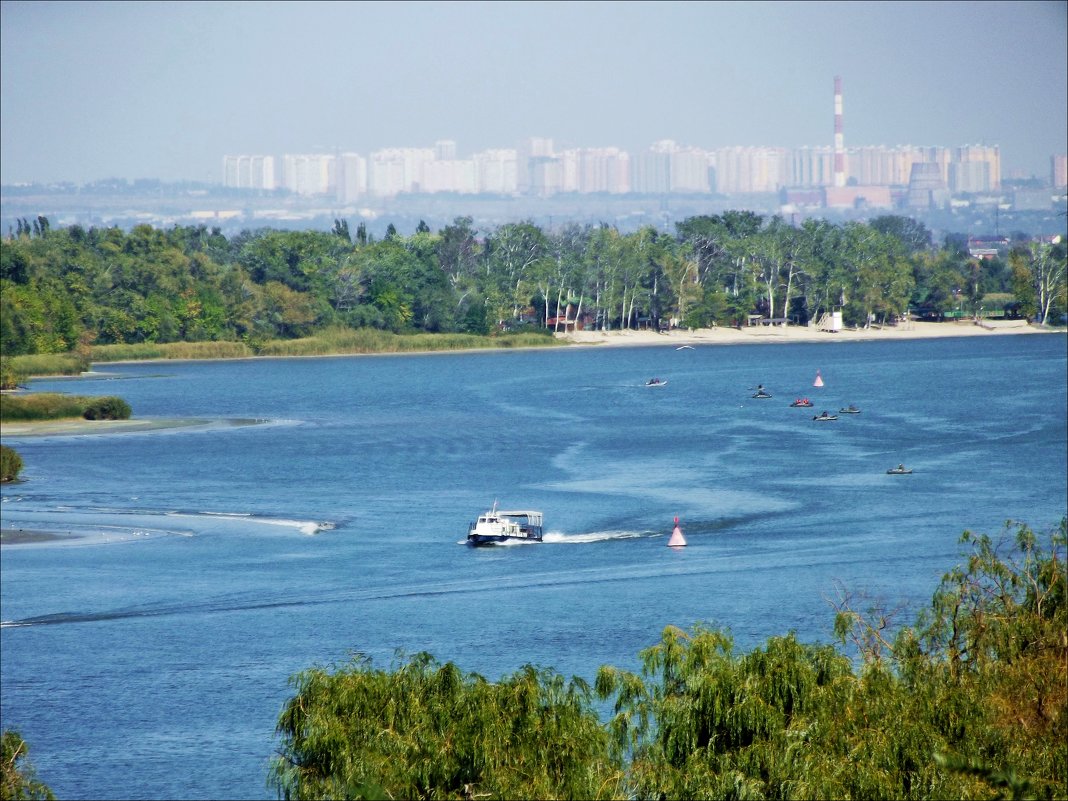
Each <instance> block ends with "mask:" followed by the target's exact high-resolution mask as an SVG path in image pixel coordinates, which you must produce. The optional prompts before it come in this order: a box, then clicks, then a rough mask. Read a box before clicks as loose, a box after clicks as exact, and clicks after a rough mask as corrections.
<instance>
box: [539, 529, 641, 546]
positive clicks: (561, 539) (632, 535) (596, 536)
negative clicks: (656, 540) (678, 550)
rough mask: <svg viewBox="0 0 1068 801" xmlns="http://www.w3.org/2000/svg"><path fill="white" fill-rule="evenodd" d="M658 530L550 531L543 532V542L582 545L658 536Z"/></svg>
mask: <svg viewBox="0 0 1068 801" xmlns="http://www.w3.org/2000/svg"><path fill="white" fill-rule="evenodd" d="M658 536H661V535H660V534H659V533H658V532H649V531H590V532H587V533H585V534H565V533H564V532H562V531H550V532H547V533H546V534H545V537H544V540H543V541H544V542H552V543H562V544H565V545H584V544H586V543H589V542H607V541H608V540H634V539H639V538H641V537H658Z"/></svg>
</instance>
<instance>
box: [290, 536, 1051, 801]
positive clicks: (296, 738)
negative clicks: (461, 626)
mask: <svg viewBox="0 0 1068 801" xmlns="http://www.w3.org/2000/svg"><path fill="white" fill-rule="evenodd" d="M1008 533H1009V529H1008V528H1007V529H1006V535H1007V534H1008ZM1066 533H1068V521H1066V520H1062V521H1061V523H1060V526H1059V528H1058V529H1057V530H1055V531H1053V532H1051V534H1050V537H1049V542H1048V544H1044V543H1042V542H1040V541H1039V538H1038V537H1037V536H1036V535H1035V533H1034V532H1032V531H1031V530H1030V529H1029V528H1027V527H1026V526H1018V527H1017V530H1016V532H1015V539H1014V541H1013V540H1010V539H1009V538H1008V537H1007V536H1003V537H1002V538H1001V539H999V540H997V541H994V540H992V539H991V538H989V537H987V536H985V535H979V536H976V535H972V534H970V533H969V532H965V534H964V536H963V538H962V541H963V542H965V543H967V544H969V545H970V546H971V553H970V554H969V557H968V560H967V561H966V563H965V564H964V565H963V566H961V567H958V568H956V569H954V570H953V571H952V572H950V573H948V574H946V576H945V577H944V578H943V581H942V584H941V586H940V587H939V589H938V591H937V592H936V593H935V596H934V599H933V601H932V603H931V607H930V609H929V610H927V611H926V612H925V613H924V614H922V615H921V616H920V619H919V620H918V621H917V623H916V625H915V626H914V627H905V628H900V629H899V630H898V631H897V632H896V633H895V634H891V632H890V629H891V628H892V627H891V626H888V625H887V615H886V613H884V612H883V611H880V610H871V611H866V612H861V611H858V610H856V609H854V608H853V607H852V605H851V604H850V603H849V602H848V600H846V601H844V602H842V603H841V604H840V605H839V609H838V615H837V618H836V625H835V629H836V632H837V634H838V636H839V638H840V644H839V645H809V644H804V643H801V642H799V641H798V640H797V638H796V637H795V636H794V635H793V634H789V635H786V636H781V637H772V638H770V639H769V640H768V641H767V642H766V643H765V645H764V646H763V647H761V648H756V649H754V650H753V651H751V652H749V653H745V654H736V653H735V651H734V647H733V642H732V639H731V637H730V635H729V634H728V633H726V632H723V631H715V630H712V629H708V628H705V627H702V626H697V627H695V628H693V629H692V630H690V631H684V630H682V629H679V628H676V627H673V626H669V627H667V628H666V629H665V630H664V632H663V634H662V636H661V640H660V642H659V643H657V644H656V645H654V646H652V647H650V648H648V649H646V650H645V651H643V652H642V653H641V654H640V656H641V660H642V664H643V668H642V671H641V673H633V672H629V671H623V670H619V669H616V668H613V667H610V666H604V667H602V668H601V669H600V670H599V671H598V675H597V680H596V691H597V694H598V695H599V696H600V697H601V698H602V699H603V700H607V701H609V702H610V703H611V705H612V707H613V711H612V715H611V717H610V718H609V720H608V721H607V722H606V724H604V725H602V724H601V723H600V722H599V721H598V719H597V716H596V715H595V714H594V712H593V711H591V707H590V706H589V692H588V688H587V687H586V686H585V684H583V683H582V681H581V680H580V679H572V680H571V682H570V683H565V681H564V679H563V678H562V677H561V676H559V675H557V674H556V673H554V672H552V671H551V670H540V671H539V670H536V669H534V668H530V667H528V668H525V669H523V670H522V671H520V672H519V673H517V674H515V675H514V676H512V677H509V678H505V679H504V680H502V681H500V682H498V683H495V684H493V683H489V682H487V681H485V680H484V679H482V678H481V677H479V676H477V675H475V674H470V675H467V676H464V675H462V674H461V673H460V672H459V671H458V670H457V668H456V667H455V666H454V665H452V664H451V663H450V664H446V665H438V664H437V663H436V662H434V660H433V659H432V658H431V657H430V656H429V655H426V654H422V655H419V656H417V657H415V658H413V659H412V660H411V661H409V662H408V663H407V664H403V665H401V666H400V667H398V668H397V669H396V670H394V671H393V672H381V671H375V670H372V669H371V668H370V665H369V664H368V663H366V662H356V663H354V664H353V665H352V666H350V667H348V668H346V669H343V670H341V671H338V672H336V673H334V674H330V673H327V672H325V671H322V670H312V671H308V672H305V673H303V674H301V675H300V676H298V677H297V678H296V679H295V684H296V687H297V690H298V693H297V695H296V697H295V698H293V699H292V700H291V701H290V702H289V703H288V704H287V705H286V708H285V711H284V712H283V714H282V716H281V719H280V721H279V731H280V733H281V734H282V738H283V743H282V749H281V756H280V757H279V758H278V759H277V760H276V761H275V764H274V769H273V772H272V777H271V783H272V784H273V785H274V786H275V787H276V788H277V789H278V791H279V793H280V794H281V795H284V796H285V797H286V798H360V797H362V798H369V797H381V798H457V799H461V798H463V799H474V798H573V799H579V798H656V799H663V798H736V799H746V798H751V799H764V798H780V799H823V798H894V799H936V798H947V799H948V798H953V799H993V798H1006V797H1012V798H1038V799H1046V798H1049V799H1053V798H1068V633H1066V632H1068V597H1066V584H1068V580H1066V576H1065V562H1064V558H1065V557H1064V550H1065V544H1066V539H1068V537H1066ZM841 648H848V651H846V650H840V649H841Z"/></svg>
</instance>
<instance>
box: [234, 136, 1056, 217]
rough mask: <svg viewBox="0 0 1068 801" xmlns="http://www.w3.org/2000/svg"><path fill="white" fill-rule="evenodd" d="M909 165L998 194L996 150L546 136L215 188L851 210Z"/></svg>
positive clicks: (242, 175) (242, 176)
mask: <svg viewBox="0 0 1068 801" xmlns="http://www.w3.org/2000/svg"><path fill="white" fill-rule="evenodd" d="M1064 159H1065V156H1063V155H1060V156H1058V157H1056V158H1055V159H1051V165H1050V171H1049V174H1048V176H1047V180H1048V183H1049V185H1050V186H1052V187H1053V188H1054V189H1060V188H1061V187H1063V186H1064V184H1065V176H1064V172H1065V165H1064V163H1063V162H1064ZM1054 162H1056V165H1055V164H1054ZM917 165H922V167H923V169H934V170H935V172H934V173H933V175H934V176H935V177H934V180H935V182H936V185H934V186H931V187H929V188H931V189H933V190H935V191H944V193H945V194H946V195H947V196H948V194H975V193H989V192H992V191H998V190H1000V188H1001V155H1000V151H999V149H998V148H997V147H996V146H994V147H989V146H981V145H965V146H960V147H915V146H911V147H909V146H906V147H897V148H885V147H874V148H873V147H863V146H861V147H853V148H845V147H841V148H835V147H830V146H823V147H815V148H807V147H806V148H760V147H733V148H719V149H716V150H711V151H708V150H702V149H700V148H693V147H686V146H681V145H679V144H678V143H676V142H674V141H672V140H661V141H660V142H655V143H653V144H652V145H651V146H650V147H649V148H648V149H646V150H644V151H640V152H637V153H629V152H627V151H625V150H622V149H619V148H596V147H594V148H570V149H566V150H559V149H557V148H555V147H554V143H553V140H551V139H545V138H537V139H530V140H527V141H525V142H523V143H520V146H519V147H518V148H515V149H506V148H494V149H490V150H486V151H483V152H480V153H474V154H471V155H470V157H468V158H464V157H462V155H461V154H460V153H459V151H458V149H457V146H456V143H455V142H453V141H450V140H439V141H437V142H435V143H434V145H433V147H422V148H386V149H383V150H379V151H374V152H372V153H370V154H367V155H366V156H365V155H363V154H359V153H353V152H337V153H334V154H327V153H318V154H313V153H306V154H282V155H276V154H243V155H227V156H224V157H223V181H222V183H223V185H224V186H226V187H229V188H235V189H259V190H273V189H285V190H288V191H291V192H294V193H296V194H298V195H309V196H311V195H332V196H335V197H336V199H337V200H338V201H340V202H345V203H348V202H353V201H356V200H359V199H361V198H363V197H368V196H373V197H392V196H395V195H397V194H400V193H428V194H435V193H442V192H450V193H457V194H499V195H513V194H524V195H534V196H549V195H553V194H557V193H560V192H565V193H566V192H577V193H581V194H586V193H598V192H601V193H609V194H626V193H630V192H635V193H639V194H680V193H681V194H728V195H729V194H737V193H773V192H779V191H780V190H784V189H794V190H803V189H810V190H811V189H827V188H830V187H834V189H833V190H832V191H831V192H830V194H829V195H828V196H827V197H823V198H822V202H827V203H830V204H831V205H846V206H850V205H854V204H855V203H856V202H857V201H858V200H859V199H863V200H864V201H866V202H868V203H875V204H876V205H890V204H891V193H890V192H889V191H886V190H888V189H889V188H890V187H898V188H902V187H906V186H909V187H911V184H912V183H913V177H914V170H915V169H916V167H917ZM927 175H928V176H930V175H931V173H929V172H928V173H927ZM922 180H924V181H928V180H930V178H929V177H928V178H924V179H922ZM873 190H875V191H873ZM878 190H882V191H878ZM799 197H800V196H799Z"/></svg>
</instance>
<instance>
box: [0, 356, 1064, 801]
mask: <svg viewBox="0 0 1068 801" xmlns="http://www.w3.org/2000/svg"><path fill="white" fill-rule="evenodd" d="M1066 367H1068V366H1066V349H1065V338H1064V336H1061V335H1034V336H991V337H990V338H984V339H976V338H974V337H972V338H960V339H955V338H954V339H937V340H911V341H894V342H874V343H872V342H867V343H843V344H831V343H823V344H794V345H788V344H784V345H764V344H760V345H737V346H698V347H696V348H694V349H692V350H690V349H686V350H676V349H675V348H674V347H673V346H663V347H658V346H650V347H634V348H605V349H598V348H596V347H594V348H583V349H578V348H574V349H553V350H534V351H520V352H488V353H460V354H441V355H428V356H399V357H393V356H372V357H348V358H316V359H288V360H248V361H228V362H188V363H147V364H127V365H105V366H101V367H99V368H98V369H100V370H101V371H102V372H101V374H99V375H97V376H94V377H89V378H82V379H75V380H48V381H44V380H42V381H34V382H33V384H32V387H31V388H32V389H34V390H41V391H45V390H49V391H57V390H58V391H66V392H74V393H78V394H92V395H97V394H99V395H119V396H121V397H123V398H125V399H126V400H127V401H128V402H129V403H130V404H131V406H132V407H133V410H134V416H135V417H137V418H196V419H202V420H207V421H211V422H209V423H207V424H204V425H197V426H191V427H184V428H175V429H172V430H167V431H152V432H141V433H126V434H109V435H81V436H71V435H67V436H51V437H5V444H7V445H10V446H13V447H15V448H16V449H17V450H18V451H19V453H20V455H21V456H22V458H23V460H24V462H25V465H26V467H25V469H24V471H23V476H22V478H23V480H22V481H20V482H18V483H17V484H12V485H7V486H4V488H3V492H2V500H3V505H2V507H0V508H2V512H3V521H2V525H3V528H4V529H5V530H17V529H23V530H24V531H30V530H34V531H50V532H58V533H67V532H69V533H70V534H71V535H72V537H71V538H70V539H65V540H62V541H59V542H46V543H30V544H16V545H7V546H4V547H3V549H2V556H3V559H2V573H0V575H2V583H0V587H2V594H0V620H2V621H3V628H2V631H0V634H2V640H0V642H2V651H0V656H2V671H0V710H2V725H3V727H4V728H14V729H17V730H18V731H20V732H21V734H22V735H23V736H24V737H25V739H26V740H27V741H28V742H29V744H30V747H31V760H32V761H33V763H34V765H35V766H36V768H37V771H38V775H39V778H41V779H42V780H43V781H44V782H46V783H47V784H48V785H49V786H50V787H51V788H52V789H53V790H54V791H55V793H56V795H57V796H58V797H60V798H66V799H91V798H116V799H120V798H121V799H127V798H129V799H137V798H152V799H163V798H183V799H184V798H197V799H229V798H272V797H274V794H273V792H272V791H271V790H270V789H269V788H268V786H267V784H266V776H267V764H268V761H269V759H270V757H271V755H272V753H273V752H274V749H275V748H276V746H277V740H276V736H275V731H274V729H275V723H276V721H277V718H278V714H279V712H280V710H281V708H282V705H283V703H284V702H285V700H286V699H287V698H288V697H289V695H290V693H291V688H290V686H289V685H288V679H289V677H290V676H292V675H293V674H295V673H297V672H299V671H301V670H302V669H304V668H307V667H311V666H314V665H321V666H333V665H338V664H342V663H344V662H346V661H347V660H348V659H349V658H350V656H351V655H352V654H353V653H356V652H359V653H362V654H366V655H369V656H370V657H372V659H373V660H374V664H375V665H376V666H378V667H383V668H386V667H389V666H390V665H391V664H393V662H394V659H395V658H396V657H395V654H396V653H397V651H398V649H400V650H401V651H403V652H405V653H414V652H418V651H424V650H425V651H429V652H430V653H431V654H433V655H434V656H435V657H437V658H438V659H439V660H440V661H442V662H445V661H453V662H455V663H456V664H457V665H458V666H459V667H460V668H461V669H462V670H464V671H468V672H477V673H480V674H482V675H484V676H486V677H487V678H491V679H495V678H499V677H501V676H503V675H505V674H509V673H511V672H513V671H515V670H517V669H519V668H520V667H522V666H523V665H525V664H528V663H529V664H534V665H540V666H545V667H552V668H555V669H556V670H558V671H559V672H561V673H563V674H564V675H565V676H571V675H579V676H582V677H584V678H586V679H588V680H591V681H592V679H593V677H594V674H595V672H596V670H597V667H598V666H600V665H602V664H612V665H616V666H619V667H623V668H630V669H634V668H637V667H638V665H639V660H638V652H639V651H640V650H641V649H642V648H644V647H646V646H648V645H651V644H653V643H654V642H656V641H657V639H658V637H659V635H660V632H661V630H662V629H663V628H664V627H665V626H666V625H669V624H675V625H678V626H682V627H687V628H688V627H691V626H693V625H694V624H695V623H698V622H703V623H705V624H708V625H712V626H719V627H724V628H729V629H730V631H731V632H732V633H733V635H734V637H735V641H736V643H737V645H738V647H739V649H748V648H751V647H754V646H756V645H760V644H761V643H763V642H764V640H765V639H766V638H767V637H769V636H772V635H778V634H785V633H787V632H789V631H791V630H793V631H796V632H797V634H798V636H799V637H800V638H801V639H803V640H805V641H810V642H817V641H819V642H827V641H831V640H832V627H833V620H834V608H833V606H832V602H833V601H834V600H835V599H837V598H838V597H839V593H840V592H849V593H851V594H853V595H854V596H856V597H857V599H858V600H857V603H858V604H860V605H861V606H862V607H863V606H866V605H867V604H868V603H870V602H875V601H881V602H883V603H885V604H887V605H888V606H891V607H900V611H899V613H898V616H897V618H896V622H898V623H911V622H912V621H913V619H914V616H915V613H916V612H917V611H918V610H919V609H921V608H922V607H924V606H925V605H927V604H928V603H929V601H930V598H931V594H932V592H933V591H934V590H935V588H936V587H937V585H938V583H939V580H940V578H941V577H942V575H943V574H944V573H945V572H947V571H948V570H950V569H951V568H952V567H954V566H955V565H957V564H958V563H960V562H961V560H962V557H963V554H964V551H963V550H962V546H960V545H959V543H958V540H959V537H960V534H961V532H962V531H964V530H965V529H969V530H972V531H976V532H984V533H989V534H991V535H995V536H996V535H998V534H999V533H1000V532H1001V531H1002V530H1003V527H1004V524H1005V522H1006V521H1007V520H1020V521H1024V522H1026V523H1028V524H1030V525H1031V526H1032V527H1034V528H1036V529H1040V530H1048V529H1050V528H1052V527H1054V526H1056V525H1057V524H1058V523H1059V521H1060V519H1061V518H1062V517H1063V516H1064V515H1065V514H1066V512H1068V499H1066V476H1068V468H1066V452H1068V433H1066V409H1068V397H1066V392H1068V369H1066ZM817 371H819V374H820V376H821V377H822V380H823V386H822V387H816V386H813V384H814V381H815V378H816V375H817ZM653 376H657V377H660V378H661V379H664V380H666V381H667V382H668V383H667V385H666V386H662V387H658V388H646V387H645V386H644V383H645V381H646V380H647V379H649V378H650V377H653ZM758 384H763V385H764V386H765V387H766V388H767V389H768V390H769V391H770V392H771V393H772V395H773V397H772V398H771V399H768V400H757V399H754V398H752V397H751V396H752V395H753V393H754V391H755V388H756V386H757V385H758ZM799 396H808V397H810V398H811V399H812V400H813V403H814V404H815V406H814V408H810V409H805V408H791V407H790V402H791V401H792V400H793V399H794V398H796V397H799ZM848 404H855V405H856V406H857V407H859V408H860V409H861V413H860V414H855V415H840V416H839V418H838V419H837V420H835V421H832V422H814V421H813V419H812V418H813V415H814V414H816V413H818V412H821V411H823V410H824V409H826V410H829V411H831V412H836V411H837V410H838V409H839V408H840V407H843V406H846V405H848ZM248 421H258V422H255V423H254V424H246V423H247V422H248ZM237 423H241V424H237ZM899 463H904V464H905V465H906V466H907V467H911V468H913V470H914V472H913V473H912V474H911V475H888V474H887V472H886V471H887V468H890V467H893V466H895V465H897V464H899ZM495 500H498V501H499V502H500V504H501V505H502V507H508V506H511V507H521V508H530V509H539V510H541V511H543V512H544V515H545V524H546V530H547V534H546V537H545V542H544V543H542V544H532V545H520V546H512V547H491V548H479V549H475V548H469V547H467V546H466V545H465V544H464V538H465V536H466V532H467V527H468V524H469V522H470V521H471V520H473V519H474V517H475V516H476V515H478V514H479V512H482V511H485V510H486V509H487V508H489V507H490V506H491V505H492V504H493V502H494V501H495ZM676 515H677V516H678V517H679V522H680V525H681V528H682V531H683V533H684V535H685V537H686V539H687V541H688V545H687V547H685V548H680V549H675V548H668V547H666V545H667V540H668V537H669V535H670V534H671V529H672V524H673V523H672V521H673V518H674V517H675V516H676ZM863 599H867V600H863Z"/></svg>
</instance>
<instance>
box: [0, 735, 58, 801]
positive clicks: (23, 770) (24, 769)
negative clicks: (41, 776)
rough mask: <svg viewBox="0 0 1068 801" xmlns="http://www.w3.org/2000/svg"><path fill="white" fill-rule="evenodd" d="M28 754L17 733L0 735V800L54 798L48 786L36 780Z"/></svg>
mask: <svg viewBox="0 0 1068 801" xmlns="http://www.w3.org/2000/svg"><path fill="white" fill-rule="evenodd" d="M29 752H30V749H29V747H28V746H27V745H26V742H25V741H24V740H23V739H22V737H20V736H19V734H18V732H15V731H5V732H4V733H3V735H0V798H2V799H4V800H5V801H6V800H7V799H9V798H10V799H27V801H30V800H31V799H34V800H36V799H40V800H41V801H52V799H54V798H55V796H54V795H53V794H52V791H51V790H50V789H48V786H47V785H45V784H44V783H43V782H40V781H38V780H37V772H36V771H35V770H34V768H33V765H31V764H30V761H29Z"/></svg>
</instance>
